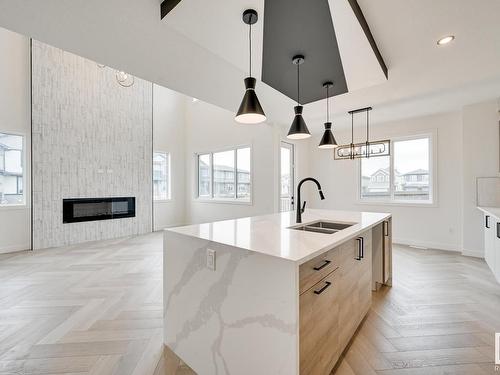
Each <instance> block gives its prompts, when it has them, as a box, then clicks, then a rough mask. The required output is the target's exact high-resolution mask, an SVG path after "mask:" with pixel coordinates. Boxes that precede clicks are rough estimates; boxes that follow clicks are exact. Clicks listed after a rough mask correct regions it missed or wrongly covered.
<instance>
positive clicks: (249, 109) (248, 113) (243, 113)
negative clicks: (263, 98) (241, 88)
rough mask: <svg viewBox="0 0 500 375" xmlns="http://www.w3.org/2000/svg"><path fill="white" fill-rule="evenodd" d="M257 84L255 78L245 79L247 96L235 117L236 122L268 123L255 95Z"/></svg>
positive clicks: (244, 97)
mask: <svg viewBox="0 0 500 375" xmlns="http://www.w3.org/2000/svg"><path fill="white" fill-rule="evenodd" d="M255 83H256V79H255V78H253V77H247V78H245V89H246V91H245V96H243V100H242V101H241V105H240V109H238V113H237V114H236V117H235V120H236V121H237V122H239V123H241V124H258V123H261V122H264V121H266V115H265V114H264V110H263V109H262V106H261V105H260V102H259V98H257V94H256V93H255Z"/></svg>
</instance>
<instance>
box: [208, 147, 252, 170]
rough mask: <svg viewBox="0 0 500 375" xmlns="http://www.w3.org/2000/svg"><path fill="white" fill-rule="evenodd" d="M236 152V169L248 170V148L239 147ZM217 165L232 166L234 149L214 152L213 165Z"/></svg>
mask: <svg viewBox="0 0 500 375" xmlns="http://www.w3.org/2000/svg"><path fill="white" fill-rule="evenodd" d="M237 152H238V153H237V158H238V170H239V171H246V172H250V148H240V149H238V151H237ZM218 165H221V166H225V167H230V168H233V167H234V150H229V151H223V152H215V153H214V167H217V166H218Z"/></svg>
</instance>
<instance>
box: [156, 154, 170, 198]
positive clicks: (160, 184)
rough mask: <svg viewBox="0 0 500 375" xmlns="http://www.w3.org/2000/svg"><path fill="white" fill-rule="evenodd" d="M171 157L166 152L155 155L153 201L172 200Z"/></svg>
mask: <svg viewBox="0 0 500 375" xmlns="http://www.w3.org/2000/svg"><path fill="white" fill-rule="evenodd" d="M169 170H170V169H169V155H168V154H167V153H165V152H155V153H153V199H154V200H166V199H169V198H170V186H169V182H170V176H169Z"/></svg>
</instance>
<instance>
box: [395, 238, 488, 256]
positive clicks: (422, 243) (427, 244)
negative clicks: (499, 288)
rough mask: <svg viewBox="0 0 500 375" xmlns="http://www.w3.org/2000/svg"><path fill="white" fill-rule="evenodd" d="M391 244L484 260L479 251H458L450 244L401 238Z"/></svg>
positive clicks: (457, 247) (458, 247) (458, 249)
mask: <svg viewBox="0 0 500 375" xmlns="http://www.w3.org/2000/svg"><path fill="white" fill-rule="evenodd" d="M392 242H394V243H396V244H400V245H406V246H416V247H424V248H428V249H435V250H445V251H454V252H458V253H461V254H462V255H463V256H466V257H474V258H481V259H484V254H483V252H481V251H472V250H465V249H460V246H456V245H451V244H445V243H438V242H427V241H414V240H407V239H403V238H393V240H392Z"/></svg>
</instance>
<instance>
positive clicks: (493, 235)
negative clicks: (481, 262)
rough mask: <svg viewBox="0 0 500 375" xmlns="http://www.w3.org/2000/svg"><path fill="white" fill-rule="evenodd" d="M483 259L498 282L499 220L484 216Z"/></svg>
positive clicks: (488, 215)
mask: <svg viewBox="0 0 500 375" xmlns="http://www.w3.org/2000/svg"><path fill="white" fill-rule="evenodd" d="M483 225H484V259H485V260H486V263H487V264H488V266H489V267H490V269H491V271H492V272H493V275H495V278H496V279H497V281H498V282H500V219H499V218H498V217H496V216H493V215H491V214H490V213H485V214H484V223H483Z"/></svg>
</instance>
